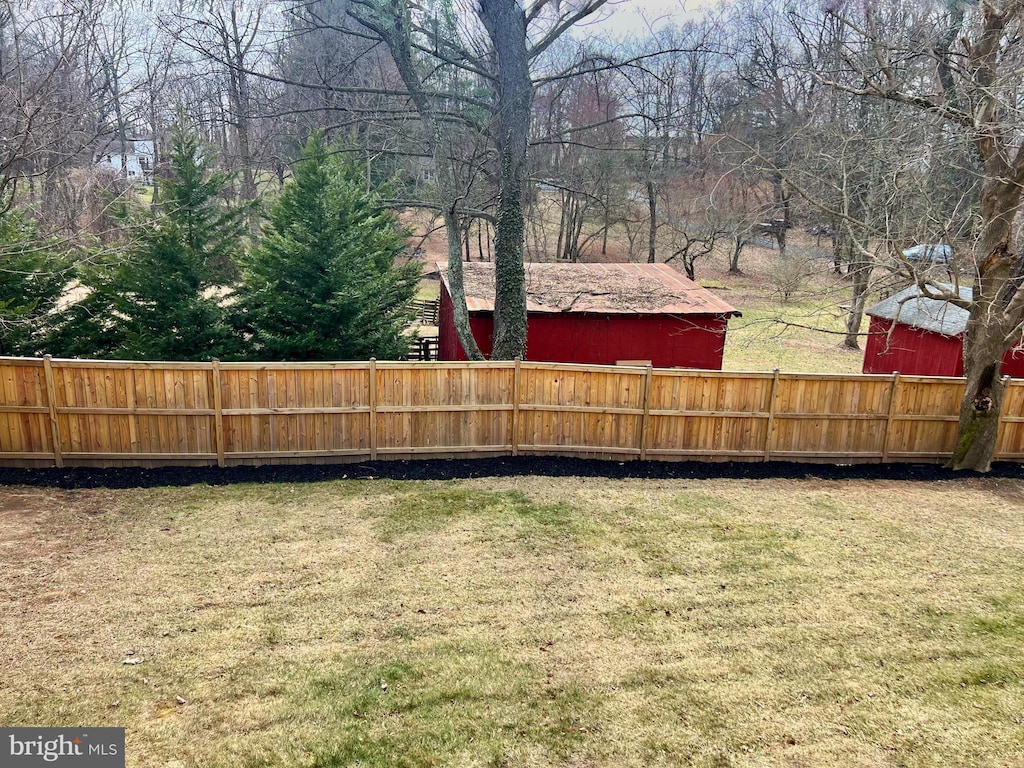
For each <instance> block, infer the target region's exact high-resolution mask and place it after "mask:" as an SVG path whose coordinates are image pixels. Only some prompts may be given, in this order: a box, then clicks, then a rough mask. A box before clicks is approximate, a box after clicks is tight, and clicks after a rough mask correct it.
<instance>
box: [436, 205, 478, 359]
mask: <svg viewBox="0 0 1024 768" xmlns="http://www.w3.org/2000/svg"><path fill="white" fill-rule="evenodd" d="M444 224H445V230H446V231H447V235H448V287H449V288H451V297H452V317H453V319H454V321H455V333H456V335H458V337H459V343H460V344H462V350H463V351H464V352H465V353H466V357H468V358H469V359H470V360H483V359H484V356H483V353H481V352H480V347H479V346H477V343H476V339H475V338H474V337H473V330H472V329H471V328H470V327H469V310H468V309H467V308H466V285H465V282H464V280H463V276H462V233H461V226H460V224H459V216H458V214H457V213H455V210H454V209H451V210H447V211H445V212H444Z"/></svg>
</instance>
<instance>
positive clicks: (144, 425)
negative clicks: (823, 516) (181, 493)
mask: <svg viewBox="0 0 1024 768" xmlns="http://www.w3.org/2000/svg"><path fill="white" fill-rule="evenodd" d="M48 371H49V374H50V375H49V376H48V375H47V372H48ZM49 379H52V384H51V385H50V386H48V380H49ZM218 381H219V386H218ZM50 392H52V397H51V395H50V394H49V393H50ZM962 392H963V382H962V380H960V379H950V378H925V377H911V376H901V377H899V379H898V382H897V381H896V379H895V378H894V377H891V376H854V375H837V374H821V375H818V374H772V373H732V372H722V371H689V370H655V369H649V368H647V367H629V366H585V365H576V364H572V365H568V364H555V363H528V362H523V363H518V364H517V363H512V362H508V363H396V362H376V363H374V364H373V367H372V370H371V365H370V364H369V363H364V362H354V363H298V364H283V363H274V364H271V363H221V364H219V365H218V366H216V367H215V366H214V365H213V364H210V363H156V362H152V363H129V362H118V361H87V360H74V361H68V360H53V361H51V362H49V363H48V364H44V362H43V361H42V360H36V359H22V358H0V463H3V464H7V465H16V466H38V464H39V463H40V461H41V460H49V461H50V462H51V463H60V462H62V461H66V462H67V463H70V464H89V465H101V466H102V465H104V464H105V465H121V464H137V465H141V466H158V465H160V464H161V463H179V464H180V463H182V462H187V463H196V464H203V463H207V464H213V463H220V464H238V463H263V462H294V461H342V460H353V459H359V458H360V457H369V456H371V455H372V454H373V452H374V450H376V451H377V452H379V454H380V455H381V456H386V457H405V456H409V457H422V456H449V455H450V456H463V455H478V454H479V455H493V454H496V453H497V454H516V453H533V454H537V453H542V454H571V455H588V456H605V455H607V456H610V457H612V456H614V457H619V458H622V457H625V458H639V457H641V456H646V457H650V458H657V459H662V460H685V459H692V458H703V459H707V460H725V459H730V458H732V459H744V460H762V459H767V458H785V459H792V460H801V461H825V460H832V461H841V462H863V461H883V460H887V459H888V460H892V461H942V460H945V459H946V458H948V456H949V455H950V453H951V452H952V450H953V441H954V437H955V433H956V421H957V412H958V409H959V402H960V397H961V395H962ZM997 458H999V459H1003V460H1011V461H1022V460H1024V382H1016V381H1010V382H1009V383H1008V384H1007V389H1006V398H1005V402H1004V408H1003V418H1002V420H1001V423H1000V433H999V441H998V449H997Z"/></svg>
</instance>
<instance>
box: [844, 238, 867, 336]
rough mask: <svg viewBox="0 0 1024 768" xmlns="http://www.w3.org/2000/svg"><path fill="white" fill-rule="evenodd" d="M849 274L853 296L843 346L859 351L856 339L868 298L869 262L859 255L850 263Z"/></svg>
mask: <svg viewBox="0 0 1024 768" xmlns="http://www.w3.org/2000/svg"><path fill="white" fill-rule="evenodd" d="M858 253H859V251H858ZM850 272H851V273H852V277H853V295H852V296H851V301H850V314H848V315H847V316H846V338H845V339H843V346H844V347H846V348H847V349H860V344H859V343H858V338H859V336H860V325H861V322H862V321H863V320H864V303H865V301H866V299H867V296H868V280H869V279H870V277H871V262H870V261H868V260H867V259H866V258H864V256H863V255H861V256H859V257H858V258H857V260H856V262H854V263H851V265H850Z"/></svg>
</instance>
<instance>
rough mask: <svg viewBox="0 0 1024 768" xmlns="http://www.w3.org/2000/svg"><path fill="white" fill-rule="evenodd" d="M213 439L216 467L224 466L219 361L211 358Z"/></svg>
mask: <svg viewBox="0 0 1024 768" xmlns="http://www.w3.org/2000/svg"><path fill="white" fill-rule="evenodd" d="M210 377H211V379H212V381H213V439H214V441H215V442H216V445H217V466H218V467H223V466H224V406H223V403H222V402H221V382H220V360H218V359H217V358H213V367H212V368H211V369H210Z"/></svg>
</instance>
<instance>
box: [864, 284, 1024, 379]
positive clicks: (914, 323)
mask: <svg viewBox="0 0 1024 768" xmlns="http://www.w3.org/2000/svg"><path fill="white" fill-rule="evenodd" d="M945 287H946V288H948V289H949V290H953V286H951V285H950V286H945ZM960 296H961V297H963V298H964V299H970V298H971V289H970V288H968V287H962V288H960ZM865 314H866V315H868V317H870V318H871V321H870V324H869V326H868V341H867V344H866V345H865V347H864V367H863V369H862V370H863V372H864V373H893V372H895V371H899V372H900V373H904V374H907V375H909V376H963V375H964V355H963V346H964V333H965V332H966V330H967V310H966V309H962V308H961V307H957V306H954V305H953V304H950V303H948V302H945V301H937V300H936V299H929V298H926V297H924V296H921V295H920V292H919V290H918V288H917V286H911V287H910V288H907V289H906V290H903V291H900V292H899V293H897V294H894V295H892V296H890V297H889V298H887V299H885V300H884V301H880V302H879V303H878V304H875V305H874V306H873V307H871V308H870V309H868V310H867V311H866V312H865ZM1002 373H1003V375H1005V376H1013V377H1014V378H1024V348H1022V347H1021V345H1018V346H1016V347H1014V348H1013V349H1011V350H1009V351H1008V352H1007V353H1006V355H1005V356H1004V357H1003V367H1002Z"/></svg>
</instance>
